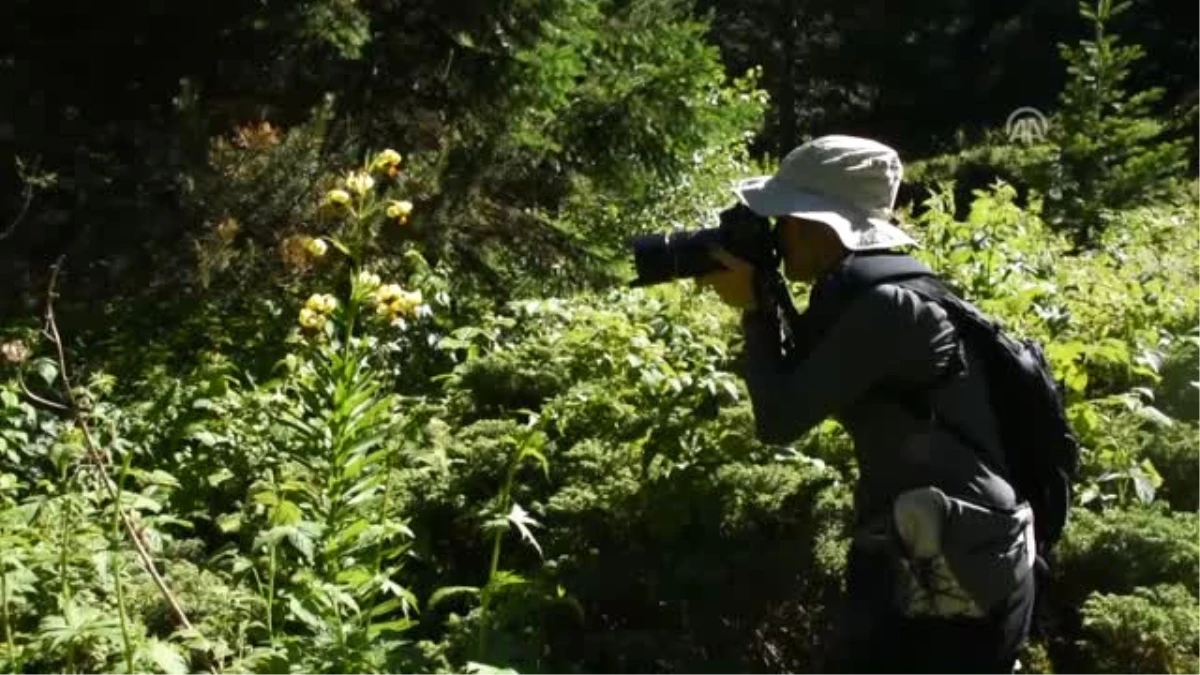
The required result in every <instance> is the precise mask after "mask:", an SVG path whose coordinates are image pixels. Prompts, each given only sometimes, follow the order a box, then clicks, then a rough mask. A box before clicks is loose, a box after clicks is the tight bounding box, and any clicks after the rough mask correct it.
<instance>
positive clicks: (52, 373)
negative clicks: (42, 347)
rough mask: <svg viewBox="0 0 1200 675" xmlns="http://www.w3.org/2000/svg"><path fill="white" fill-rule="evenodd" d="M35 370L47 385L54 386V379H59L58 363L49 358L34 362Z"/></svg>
mask: <svg viewBox="0 0 1200 675" xmlns="http://www.w3.org/2000/svg"><path fill="white" fill-rule="evenodd" d="M32 365H33V372H35V373H37V376H38V377H40V378H41V379H42V382H44V383H46V386H47V387H52V386H54V380H56V379H58V364H57V363H55V362H54V361H51V360H50V359H48V358H41V359H38V360H36V361H34V362H33V364H32Z"/></svg>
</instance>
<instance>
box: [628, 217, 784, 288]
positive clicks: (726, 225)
mask: <svg viewBox="0 0 1200 675" xmlns="http://www.w3.org/2000/svg"><path fill="white" fill-rule="evenodd" d="M719 222H720V224H719V225H718V226H717V227H711V228H704V229H700V230H684V231H677V232H671V233H667V234H645V235H641V236H639V237H636V238H635V239H634V240H633V244H632V246H633V260H634V266H635V267H636V269H637V275H638V276H637V278H636V279H634V280H633V281H632V282H630V284H629V285H630V286H633V287H638V286H652V285H654V284H661V283H665V282H668V281H675V280H676V279H688V278H694V277H699V276H704V275H705V274H709V273H711V272H716V271H718V270H721V269H724V265H722V264H721V263H720V262H719V261H717V260H716V259H715V258H713V256H712V255H711V254H710V253H709V249H710V248H711V247H713V246H720V247H721V248H724V249H725V250H726V251H729V252H730V253H732V254H733V255H735V256H737V257H739V258H741V259H743V260H745V261H747V262H749V263H750V264H751V265H754V267H756V268H758V269H760V270H773V269H775V268H777V267H778V266H779V247H778V246H777V244H776V241H775V234H774V232H773V230H772V228H771V221H770V220H769V219H767V218H765V217H763V216H760V215H758V214H757V213H755V212H754V211H751V210H750V207H748V206H746V205H745V204H738V205H736V206H733V207H731V208H728V209H726V210H724V211H722V212H721V214H720V221H719Z"/></svg>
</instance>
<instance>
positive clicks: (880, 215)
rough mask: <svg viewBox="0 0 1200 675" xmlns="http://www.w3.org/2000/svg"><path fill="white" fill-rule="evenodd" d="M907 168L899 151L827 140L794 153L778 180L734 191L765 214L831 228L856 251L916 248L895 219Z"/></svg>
mask: <svg viewBox="0 0 1200 675" xmlns="http://www.w3.org/2000/svg"><path fill="white" fill-rule="evenodd" d="M903 174H904V168H903V166H901V164H900V157H899V155H897V154H896V151H895V150H893V149H892V148H889V147H888V146H886V145H884V144H882V143H878V142H876V141H872V140H869V139H866V138H857V137H855V136H836V135H835V136H822V137H820V138H816V139H813V140H811V141H809V142H807V143H805V144H804V145H801V146H800V147H798V148H796V149H795V150H792V151H791V152H790V153H788V155H787V157H784V159H783V161H782V162H781V163H780V164H779V170H778V171H776V172H775V175H774V176H759V177H757V178H748V179H746V180H742V181H739V182H738V183H737V185H736V186H735V187H734V190H733V191H734V192H735V193H736V194H737V196H738V198H739V199H741V201H742V203H744V204H745V205H746V206H748V207H750V209H751V210H752V211H754V212H755V213H757V214H759V215H760V216H767V217H772V216H796V217H797V218H804V219H807V220H815V221H818V222H821V223H825V224H826V225H828V226H829V227H831V228H832V229H833V230H834V231H835V232H836V233H837V235H838V238H839V239H841V240H842V244H843V245H845V247H846V248H847V249H849V250H851V251H870V250H876V249H887V248H895V247H898V246H906V245H917V242H916V241H915V240H914V239H913V238H912V237H910V236H908V235H907V234H905V233H904V232H903V231H902V230H901V229H900V228H898V227H896V226H895V225H893V224H892V223H891V221H890V218H891V215H892V207H893V206H894V204H895V201H896V191H897V190H899V188H900V179H901V177H902V176H903Z"/></svg>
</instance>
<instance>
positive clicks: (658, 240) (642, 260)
mask: <svg viewBox="0 0 1200 675" xmlns="http://www.w3.org/2000/svg"><path fill="white" fill-rule="evenodd" d="M720 244H721V233H720V230H718V229H717V228H709V229H703V230H682V231H677V232H670V233H667V234H645V235H642V236H640V237H637V238H636V239H634V240H633V262H634V266H635V267H636V268H637V274H638V276H637V279H634V280H633V281H632V282H630V284H629V285H630V286H633V287H638V286H653V285H655V284H661V283H665V282H668V281H675V280H676V279H688V278H692V277H699V276H704V275H705V274H708V273H710V272H716V271H717V270H720V269H722V268H723V267H724V266H723V265H721V263H720V262H718V261H717V260H716V259H715V258H713V257H712V255H710V254H709V252H708V249H709V247H710V246H717V245H720Z"/></svg>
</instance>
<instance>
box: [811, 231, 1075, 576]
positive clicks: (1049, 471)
mask: <svg viewBox="0 0 1200 675" xmlns="http://www.w3.org/2000/svg"><path fill="white" fill-rule="evenodd" d="M884 283H889V284H895V285H898V286H902V287H904V288H908V289H910V290H912V291H913V292H915V293H917V294H918V295H920V296H922V297H923V298H925V299H927V300H928V301H930V302H935V303H937V304H938V305H940V306H941V307H942V308H943V309H945V311H946V313H947V314H948V315H949V316H950V319H951V321H952V322H953V323H954V325H955V327H956V328H957V329H958V330H959V333H960V334H961V336H962V338H963V340H964V342H965V343H966V344H967V346H968V348H970V349H972V350H973V353H975V354H976V355H977V356H978V357H979V359H980V361H981V362H982V363H983V364H984V368H985V376H986V378H987V380H988V383H989V388H990V393H991V401H992V408H993V413H994V414H995V416H996V421H997V424H998V427H999V432H1000V439H1001V445H1002V446H1003V449H1004V460H1005V464H1007V471H998V473H999V474H1000V475H1001V476H1003V477H1004V478H1006V479H1007V480H1008V481H1009V483H1010V484H1011V485H1012V487H1013V489H1014V490H1015V491H1016V492H1017V494H1018V498H1019V499H1022V500H1025V501H1028V502H1029V505H1030V506H1031V507H1032V508H1033V514H1034V531H1035V535H1036V536H1037V541H1038V557H1039V559H1040V563H1041V565H1042V566H1043V567H1044V566H1045V564H1046V557H1047V555H1048V554H1049V552H1050V550H1051V549H1052V548H1053V547H1054V544H1055V543H1056V542H1057V541H1058V539H1059V537H1060V536H1061V534H1062V531H1063V528H1064V527H1065V525H1066V522H1067V516H1068V514H1069V512H1070V508H1071V502H1072V493H1073V490H1072V484H1073V483H1074V481H1075V478H1076V474H1077V472H1078V469H1079V441H1078V439H1077V438H1076V436H1075V434H1074V433H1073V432H1072V431H1071V427H1070V424H1069V423H1068V422H1067V417H1066V411H1065V410H1064V406H1063V395H1062V389H1061V387H1060V386H1059V385H1058V384H1056V383H1055V381H1054V378H1053V376H1052V375H1051V371H1050V367H1049V365H1048V364H1047V362H1046V357H1045V354H1044V353H1043V351H1042V347H1041V345H1040V344H1039V343H1038V342H1036V341H1034V340H1028V339H1015V338H1013V337H1011V336H1009V335H1007V334H1005V333H1004V331H1003V330H1002V328H1001V327H1000V326H999V324H997V323H996V322H995V321H993V320H991V319H990V318H988V317H987V316H985V315H984V314H983V313H982V312H980V311H979V310H978V309H977V308H976V307H974V306H973V305H971V304H970V303H968V302H966V301H964V300H962V299H961V298H959V297H958V296H957V295H955V294H954V293H953V292H952V291H951V290H950V289H949V288H947V287H946V286H945V285H944V284H943V283H942V282H941V280H940V279H938V277H937V275H936V274H934V272H933V271H931V270H930V269H929V268H928V267H925V266H924V265H922V264H921V263H920V262H918V261H917V260H915V259H914V258H911V257H909V256H906V255H901V254H895V253H884V254H855V255H852V256H851V258H850V259H849V260H848V261H847V262H846V264H844V265H842V266H841V267H840V268H839V269H838V270H837V271H836V272H834V273H833V274H832V275H831V276H830V277H829V278H826V279H825V280H822V282H821V283H820V284H818V286H817V287H816V288H814V290H813V296H812V298H811V300H810V303H809V310H808V311H806V312H805V315H808V316H805V317H803V318H804V319H806V320H807V323H808V326H809V333H808V336H807V337H808V338H809V339H813V338H815V337H817V336H816V335H814V334H813V333H812V332H811V328H812V327H813V326H815V325H822V326H828V325H829V323H830V320H831V319H832V318H833V316H834V315H835V314H836V312H837V311H839V310H840V309H841V308H843V307H845V306H846V303H847V302H848V301H849V299H850V298H851V296H853V295H854V294H855V293H857V292H860V291H862V290H865V289H867V288H869V287H871V286H876V285H880V284H884ZM814 315H815V316H814ZM802 323H804V322H802ZM819 332H823V330H822V331H819ZM937 423H938V424H940V425H941V426H942V428H943V429H945V430H947V431H949V432H950V433H952V434H954V435H955V436H956V437H957V438H958V439H959V440H960V441H962V442H963V443H964V444H965V445H967V446H968V447H971V448H974V449H975V450H976V453H977V454H979V455H980V457H981V459H982V460H983V461H985V462H987V461H988V454H987V453H986V451H984V449H983V448H981V447H980V446H979V444H978V443H976V442H975V441H973V440H972V439H971V435H970V433H968V432H966V431H965V430H963V429H959V428H957V427H956V426H955V425H953V424H952V423H950V422H949V421H948V420H944V419H939V420H938V422H937Z"/></svg>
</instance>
